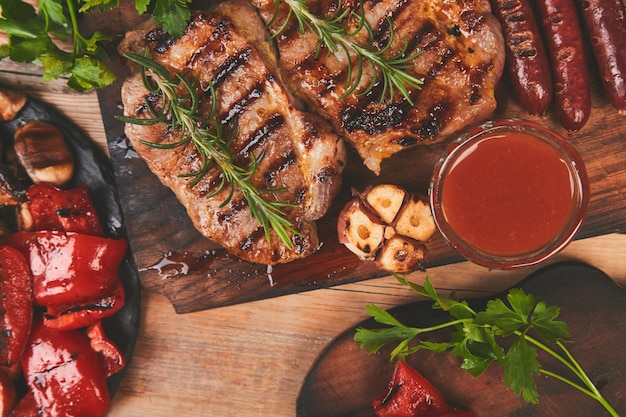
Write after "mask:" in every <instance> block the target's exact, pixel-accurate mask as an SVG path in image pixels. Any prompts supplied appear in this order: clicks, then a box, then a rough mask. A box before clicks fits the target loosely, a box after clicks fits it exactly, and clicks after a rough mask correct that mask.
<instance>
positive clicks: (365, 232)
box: [337, 199, 386, 259]
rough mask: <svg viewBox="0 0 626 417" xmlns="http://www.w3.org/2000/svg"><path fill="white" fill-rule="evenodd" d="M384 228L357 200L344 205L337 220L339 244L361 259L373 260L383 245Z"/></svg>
mask: <svg viewBox="0 0 626 417" xmlns="http://www.w3.org/2000/svg"><path fill="white" fill-rule="evenodd" d="M385 230H386V226H385V225H384V224H383V223H381V222H380V220H378V219H376V218H375V216H373V215H372V214H371V213H370V212H369V210H367V208H366V207H365V206H364V204H363V202H362V201H361V200H359V199H353V200H350V202H348V204H346V206H345V207H344V208H343V210H342V211H341V213H340V214H339V218H338V220H337V234H338V236H339V242H340V243H343V244H344V245H346V247H347V248H348V249H350V250H351V251H352V252H354V253H355V254H356V255H358V256H359V257H361V258H362V259H374V256H375V255H376V251H377V250H378V248H379V246H380V245H381V244H382V243H383V241H384V237H385Z"/></svg>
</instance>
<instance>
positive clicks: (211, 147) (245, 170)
mask: <svg viewBox="0 0 626 417" xmlns="http://www.w3.org/2000/svg"><path fill="white" fill-rule="evenodd" d="M125 56H126V58H127V59H129V60H131V61H133V62H135V63H137V64H139V65H140V66H141V67H142V72H143V74H142V75H143V81H144V84H145V86H146V89H148V91H150V92H151V93H153V94H159V95H160V96H161V97H162V104H161V108H160V109H156V108H154V107H153V106H148V107H149V112H150V113H151V116H152V118H148V119H141V118H133V117H118V119H119V120H122V121H124V122H126V123H134V124H138V125H152V124H156V123H165V124H168V127H169V128H170V129H178V130H180V140H178V141H176V142H174V143H172V144H165V145H163V144H157V143H154V142H149V141H142V143H143V144H144V145H147V146H153V147H156V148H159V149H173V148H177V147H179V146H183V145H185V144H187V143H190V142H191V143H193V145H194V146H195V148H196V150H197V152H198V154H199V155H200V156H201V158H202V166H201V167H200V169H198V170H197V171H195V172H190V173H187V174H183V175H181V176H183V177H193V181H192V183H191V186H192V187H193V186H195V185H196V184H197V183H198V182H199V181H200V180H201V179H202V177H203V176H204V175H205V174H206V173H207V172H208V170H209V169H210V168H211V167H213V166H217V167H218V168H219V169H220V171H221V183H220V184H219V186H218V187H217V189H216V190H215V191H214V192H212V193H211V194H210V195H209V196H208V198H212V197H215V196H216V195H217V194H219V193H221V192H222V191H223V190H225V189H227V188H226V187H228V195H227V197H226V198H225V199H224V200H223V201H222V203H221V205H220V207H224V206H225V205H227V204H228V203H229V202H230V201H231V199H232V198H233V196H234V193H235V191H236V190H239V191H240V192H241V194H242V195H243V196H244V198H245V199H246V201H247V202H248V206H249V208H250V212H251V214H252V216H253V217H254V218H255V219H256V220H257V221H258V222H259V224H260V226H261V227H262V228H263V229H264V231H265V237H266V239H267V240H268V241H269V240H270V238H271V234H270V231H271V230H274V232H275V233H276V235H277V236H278V238H279V239H280V240H281V241H282V242H283V243H284V244H285V246H287V247H288V248H290V249H291V248H293V247H294V243H293V241H292V240H291V235H298V234H299V233H298V231H297V230H295V229H294V227H293V225H292V224H291V221H290V220H289V219H287V218H286V214H285V211H284V209H285V208H286V207H292V206H293V204H291V203H285V202H281V201H276V200H271V201H270V200H268V199H266V198H264V194H275V193H278V192H281V191H283V190H280V189H279V190H263V189H259V188H258V187H257V186H256V185H255V184H254V183H253V182H252V181H251V180H252V178H253V176H254V173H255V172H256V169H257V165H258V163H259V161H260V160H261V159H262V158H263V154H260V155H254V154H251V155H250V162H249V163H248V165H247V166H240V165H238V164H237V163H235V161H234V157H233V154H232V152H231V150H230V148H229V144H230V142H231V141H232V139H233V138H234V137H235V135H236V134H237V130H236V129H235V130H234V132H233V133H232V136H231V137H229V138H226V139H225V138H224V137H223V136H224V135H223V132H222V125H221V123H220V120H219V118H218V117H217V114H216V109H217V107H216V106H217V105H216V103H217V99H216V96H215V90H214V89H213V87H212V85H211V86H210V94H211V108H210V113H209V115H208V116H203V115H199V114H198V108H199V106H200V98H199V97H198V94H197V88H196V83H195V80H193V79H192V78H191V77H189V76H188V75H186V74H183V75H181V74H175V75H174V76H172V75H170V74H169V72H168V71H167V69H165V68H164V67H163V66H162V65H160V64H159V63H157V62H155V61H154V60H152V59H151V58H149V57H148V56H143V55H136V54H126V55H125ZM181 90H183V93H181V92H180V91H181Z"/></svg>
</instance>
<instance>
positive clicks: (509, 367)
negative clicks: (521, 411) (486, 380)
mask: <svg viewBox="0 0 626 417" xmlns="http://www.w3.org/2000/svg"><path fill="white" fill-rule="evenodd" d="M503 368H504V383H505V384H506V386H508V387H510V388H511V389H512V390H513V392H514V393H515V394H516V395H518V396H521V397H522V398H523V399H524V400H525V401H526V402H529V403H532V404H536V403H537V401H538V400H539V393H538V392H537V387H536V385H535V381H534V380H533V378H532V376H533V375H538V374H539V370H540V365H539V361H538V360H537V350H536V349H534V348H532V347H530V346H528V343H526V341H525V340H524V339H523V338H518V339H516V340H515V342H514V343H513V345H512V346H511V348H510V349H509V350H508V351H507V353H506V356H505V358H504V362H503Z"/></svg>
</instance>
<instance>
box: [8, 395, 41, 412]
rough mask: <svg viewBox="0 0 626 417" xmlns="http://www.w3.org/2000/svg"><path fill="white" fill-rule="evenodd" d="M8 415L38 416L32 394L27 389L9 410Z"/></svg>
mask: <svg viewBox="0 0 626 417" xmlns="http://www.w3.org/2000/svg"><path fill="white" fill-rule="evenodd" d="M9 417H40V415H39V410H37V404H35V399H34V398H33V394H32V393H31V392H30V391H28V392H27V393H26V394H24V396H22V398H20V400H19V401H18V402H17V405H16V406H15V407H13V409H12V410H11V414H9Z"/></svg>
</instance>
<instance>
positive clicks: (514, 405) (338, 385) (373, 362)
mask: <svg viewBox="0 0 626 417" xmlns="http://www.w3.org/2000/svg"><path fill="white" fill-rule="evenodd" d="M516 287H519V288H522V289H524V290H525V291H526V292H527V293H530V294H533V295H534V296H535V298H536V300H537V301H545V302H546V304H547V305H548V306H557V307H560V309H561V310H560V315H559V318H558V319H559V320H563V321H565V323H567V326H568V330H569V332H570V334H571V337H572V342H571V343H568V344H566V346H567V348H568V349H569V350H570V351H571V353H572V355H573V356H574V358H576V360H577V361H578V362H579V363H580V365H581V366H582V368H583V369H584V370H585V372H586V373H587V375H588V376H589V377H590V378H591V380H592V381H593V382H594V384H595V385H596V386H597V387H598V389H600V391H601V392H602V395H603V396H604V397H605V399H606V400H607V401H608V402H609V403H610V404H611V405H612V406H613V408H615V410H616V411H617V412H618V413H620V415H624V413H626V397H625V396H624V386H625V384H626V362H624V357H626V345H625V344H624V343H623V338H624V331H625V330H626V320H625V319H626V292H624V291H623V290H622V289H621V288H620V287H618V286H617V285H616V284H615V282H613V281H612V280H611V279H610V278H609V277H608V276H606V275H605V274H604V273H603V272H602V271H600V270H598V269H596V268H594V267H591V266H589V265H585V264H580V263H570V262H565V263H558V264H553V265H550V266H548V267H546V268H543V269H540V270H538V271H536V272H535V273H533V274H532V275H531V276H529V277H528V278H527V279H525V280H524V281H522V282H521V283H520V284H519V285H517V286H516ZM504 296H505V294H500V295H497V297H504ZM485 301H486V300H472V301H471V305H472V306H474V307H476V308H477V309H482V308H483V307H482V306H483V305H484V303H485ZM431 305H432V302H430V301H422V302H417V303H412V304H407V305H405V306H401V307H397V308H395V309H392V310H390V313H391V314H392V315H393V316H394V317H396V318H398V319H399V320H400V321H402V322H403V323H405V324H407V325H409V326H416V327H427V326H432V325H435V324H437V323H442V322H444V321H447V320H448V319H449V318H448V315H447V313H443V312H442V311H441V310H437V311H434V310H433V309H432V307H431ZM357 327H365V328H380V327H382V326H381V325H380V324H379V323H376V322H375V321H374V320H373V319H369V320H367V321H365V322H363V323H361V324H358V325H356V326H354V328H350V329H346V331H345V332H344V333H343V334H341V335H340V336H338V337H337V338H336V339H335V340H334V341H333V342H331V343H330V344H329V345H328V346H327V347H326V348H325V349H324V350H323V351H322V352H321V354H320V356H319V357H318V359H317V360H316V361H315V363H314V364H313V366H312V367H311V369H310V371H309V373H308V375H307V377H306V378H305V380H304V382H303V384H302V387H301V390H300V394H299V396H298V400H297V412H296V415H297V417H340V416H341V417H357V416H358V417H374V416H375V415H374V412H373V409H372V407H371V403H372V400H373V399H374V398H375V397H377V396H379V395H381V394H383V393H385V392H386V390H387V384H388V383H389V381H390V380H391V375H392V372H393V365H392V364H391V363H390V362H389V352H390V351H391V347H389V348H384V351H381V352H379V353H377V354H373V355H369V354H368V353H367V351H365V350H364V349H361V348H360V347H359V346H358V345H357V344H356V342H354V340H353V337H354V333H355V329H356V328H357ZM448 337H449V335H448V334H447V332H445V331H444V332H443V333H442V332H436V333H432V334H427V335H424V340H428V341H444V340H449V339H448ZM503 343H504V342H503ZM538 360H539V361H540V363H541V364H542V366H543V367H544V368H545V369H549V370H552V371H555V372H557V373H559V374H561V375H567V376H568V377H571V376H570V374H568V373H567V371H566V369H565V367H564V366H563V365H562V364H560V363H558V362H556V360H554V359H553V358H551V357H549V356H548V355H546V354H545V353H543V352H540V353H539V355H538ZM460 361H461V360H460V358H458V357H454V356H452V355H450V354H448V353H433V352H428V351H419V352H417V353H415V354H414V355H411V356H409V357H408V358H407V362H408V363H409V365H411V366H412V367H413V368H415V369H417V370H418V372H420V373H421V374H422V375H424V377H426V379H428V380H429V381H430V382H431V383H433V385H434V386H435V387H436V388H437V389H438V390H440V391H441V393H442V394H443V396H444V398H445V399H446V401H447V402H449V403H450V404H453V405H456V406H458V407H460V408H464V409H466V410H467V409H469V410H472V411H474V412H475V413H476V415H477V416H480V417H501V416H511V417H512V416H514V417H534V416H541V417H563V416H571V417H592V416H593V417H603V416H608V415H609V414H608V412H606V411H605V410H604V409H603V408H602V406H600V405H599V403H597V402H596V401H595V400H593V399H591V398H589V397H587V396H586V395H584V394H582V393H580V392H578V391H576V390H575V389H574V388H572V387H570V386H568V385H566V384H564V383H562V382H559V381H557V380H555V379H553V378H549V377H544V376H541V377H536V378H535V382H536V384H537V390H538V392H539V395H540V397H539V403H538V404H537V405H533V404H529V403H526V402H524V401H523V400H522V399H521V398H519V397H517V396H515V395H514V394H513V393H512V392H511V391H510V390H509V389H508V388H506V386H505V385H504V383H503V381H502V373H501V368H500V366H498V365H497V364H492V365H491V366H490V367H489V368H488V369H487V371H485V373H484V374H483V375H481V376H480V377H478V378H474V377H472V376H471V375H470V374H468V373H467V372H465V371H463V370H462V369H461V368H460Z"/></svg>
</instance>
